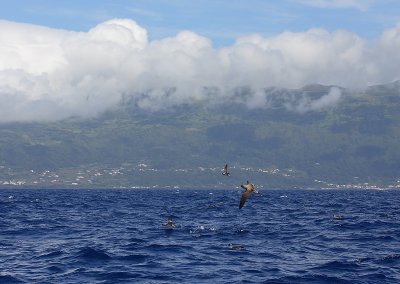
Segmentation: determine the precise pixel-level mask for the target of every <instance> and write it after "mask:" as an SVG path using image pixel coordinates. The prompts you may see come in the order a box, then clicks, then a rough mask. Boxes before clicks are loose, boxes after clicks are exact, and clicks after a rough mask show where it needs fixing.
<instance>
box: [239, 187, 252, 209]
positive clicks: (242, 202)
mask: <svg viewBox="0 0 400 284" xmlns="http://www.w3.org/2000/svg"><path fill="white" fill-rule="evenodd" d="M250 193H251V191H249V190H246V191H245V192H243V194H242V197H241V198H240V204H239V209H241V208H242V207H243V205H244V203H245V202H246V200H247V197H249V195H250Z"/></svg>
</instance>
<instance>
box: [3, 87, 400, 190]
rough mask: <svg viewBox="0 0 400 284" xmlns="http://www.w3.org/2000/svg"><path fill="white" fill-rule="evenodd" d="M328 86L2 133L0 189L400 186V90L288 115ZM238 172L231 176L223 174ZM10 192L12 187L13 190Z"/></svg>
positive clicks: (7, 127) (21, 126)
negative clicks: (259, 102)
mask: <svg viewBox="0 0 400 284" xmlns="http://www.w3.org/2000/svg"><path fill="white" fill-rule="evenodd" d="M329 89H330V88H329V87H325V86H317V85H316V86H308V87H306V88H303V89H301V90H274V95H271V96H268V98H269V100H270V101H269V102H268V104H269V107H266V108H259V109H248V108H246V107H244V106H243V105H242V104H240V103H230V104H229V105H219V106H213V107H210V106H204V105H190V106H189V105H188V106H181V107H179V108H175V109H170V110H167V111H158V112H154V113H147V112H145V111H143V110H139V109H137V108H135V107H134V106H130V105H124V106H121V107H120V108H118V109H116V110H114V111H110V112H108V113H105V114H103V115H101V116H99V117H97V118H93V119H89V120H80V119H69V120H65V121H58V122H51V123H11V124H3V125H0V186H1V185H3V186H11V185H14V186H15V184H18V182H19V184H20V185H22V186H27V187H29V186H49V187H51V186H54V187H68V186H75V187H132V186H159V187H165V186H183V187H185V186H187V187H214V186H216V187H227V186H229V187H230V186H237V185H239V184H240V183H241V182H244V181H245V180H246V179H251V180H254V181H255V182H256V183H258V184H259V185H261V186H264V187H326V186H329V185H330V186H332V185H337V184H346V183H351V184H355V183H357V184H359V183H361V184H362V183H375V184H386V185H387V184H397V178H398V177H399V176H400V174H399V168H400V146H399V143H398V141H400V112H399V109H400V92H399V90H400V88H399V86H398V84H397V83H394V84H390V85H383V86H375V87H371V88H369V89H367V91H363V92H361V91H360V92H359V93H358V94H357V93H354V92H351V93H350V92H349V91H346V90H343V94H342V99H341V100H340V102H339V103H338V104H336V105H333V106H329V107H326V108H323V109H319V110H308V111H304V112H303V111H298V110H296V109H295V110H288V102H290V103H291V104H294V105H296V106H298V105H301V104H302V102H303V101H304V98H305V97H304V94H307V99H308V100H311V101H312V100H315V99H318V98H320V97H321V96H323V95H324V94H326V93H327V92H329ZM225 163H228V164H229V165H231V167H232V168H231V171H232V175H231V177H230V178H229V179H223V178H221V176H220V171H221V169H222V167H223V165H224V164H225ZM10 184H11V185H10Z"/></svg>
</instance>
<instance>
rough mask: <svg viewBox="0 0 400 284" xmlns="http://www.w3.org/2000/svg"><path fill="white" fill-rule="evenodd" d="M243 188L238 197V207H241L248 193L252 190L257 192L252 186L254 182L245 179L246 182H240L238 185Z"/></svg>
mask: <svg viewBox="0 0 400 284" xmlns="http://www.w3.org/2000/svg"><path fill="white" fill-rule="evenodd" d="M240 186H241V187H242V188H243V189H245V191H244V192H243V194H242V197H241V198H240V204H239V209H241V208H242V207H243V205H244V203H245V202H246V200H247V197H249V195H250V194H251V193H252V192H255V193H258V191H257V190H256V187H255V186H254V184H252V183H251V182H249V181H247V183H246V184H241V185H240Z"/></svg>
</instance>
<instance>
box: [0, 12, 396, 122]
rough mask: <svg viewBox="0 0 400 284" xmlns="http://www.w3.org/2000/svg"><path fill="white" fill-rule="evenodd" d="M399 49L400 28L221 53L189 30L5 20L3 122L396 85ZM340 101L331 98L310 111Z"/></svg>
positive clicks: (247, 42)
mask: <svg viewBox="0 0 400 284" xmlns="http://www.w3.org/2000/svg"><path fill="white" fill-rule="evenodd" d="M399 48H400V24H399V25H397V26H395V27H393V28H391V29H389V30H386V31H385V32H384V33H383V34H382V36H381V37H380V38H378V39H377V40H376V41H375V42H373V43H371V42H367V41H366V40H364V39H362V38H360V37H359V36H357V35H355V34H353V33H350V32H348V31H344V30H339V31H335V32H328V31H326V30H323V29H311V30H308V31H305V32H299V33H292V32H283V33H281V34H278V35H276V36H274V37H268V38H266V37H262V36H260V35H248V36H245V37H241V38H238V39H237V41H236V43H235V44H233V45H232V46H229V47H224V48H221V49H215V48H213V47H212V43H211V41H210V40H209V39H208V38H205V37H202V36H200V35H198V34H195V33H193V32H190V31H182V32H180V33H178V34H177V35H176V36H174V37H170V38H164V39H161V40H155V41H151V42H149V41H148V39H147V31H146V30H145V29H143V28H142V27H140V26H139V25H137V24H136V23H135V22H134V21H132V20H127V19H114V20H110V21H107V22H104V23H101V24H99V25H97V26H96V27H94V28H92V29H91V30H89V31H88V32H71V31H65V30H57V29H50V28H46V27H42V26H34V25H29V24H22V23H14V22H8V21H0V113H1V116H0V122H4V121H21V120H53V119H62V118H65V117H69V116H82V117H90V116H94V115H96V114H98V113H100V112H102V111H104V110H107V109H109V108H111V107H114V106H116V105H117V104H118V103H119V102H120V101H121V98H122V97H124V98H127V97H129V98H130V100H131V101H134V102H135V103H136V105H137V106H138V107H142V108H146V109H153V110H157V109H160V108H165V107H169V106H174V105H179V104H183V103H193V102H202V101H204V102H210V103H219V102H224V101H240V102H242V103H244V104H246V105H248V106H249V107H262V106H266V105H267V104H268V94H267V93H266V92H265V91H264V89H265V88H266V87H270V86H275V87H286V88H298V87H302V86H304V85H307V84H314V83H319V84H325V85H339V86H344V87H364V86H366V85H367V84H368V83H369V82H374V83H379V82H388V81H393V80H398V79H400V71H399V69H398V67H397V66H399V63H400V56H399V53H398V50H399ZM238 90H239V91H238ZM244 91H245V92H244ZM332 92H333V93H332ZM335 94H336V95H335ZM339 98H340V95H339V96H338V95H337V93H336V91H331V93H329V94H327V95H326V97H322V98H321V99H320V100H318V101H314V102H311V101H307V102H306V103H305V105H304V109H307V110H317V109H322V108H325V107H326V106H327V105H328V104H330V103H335V102H337V100H338V99H339Z"/></svg>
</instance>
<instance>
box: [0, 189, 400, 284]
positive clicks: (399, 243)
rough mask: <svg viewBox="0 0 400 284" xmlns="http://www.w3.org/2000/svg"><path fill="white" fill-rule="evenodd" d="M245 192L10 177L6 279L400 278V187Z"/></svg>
mask: <svg viewBox="0 0 400 284" xmlns="http://www.w3.org/2000/svg"><path fill="white" fill-rule="evenodd" d="M241 192H242V190H240V189H229V190H228V189H227V190H204V189H198V190H195V189H180V190H176V189H159V190H156V189H118V190H117V189H110V190H84V189H80V190H78V189H63V190H60V189H52V190H50V189H2V190H0V283H177V282H180V283H400V190H358V189H353V190H289V189H288V190H263V191H261V194H259V195H256V194H253V195H251V196H250V197H249V199H248V200H247V202H246V204H245V205H244V207H243V208H242V209H240V210H239V200H240V196H241ZM168 218H172V219H173V222H174V223H175V224H176V227H175V228H174V229H167V228H166V227H165V226H163V224H164V223H165V222H166V220H167V219H168ZM229 244H234V246H233V247H230V246H229Z"/></svg>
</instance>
